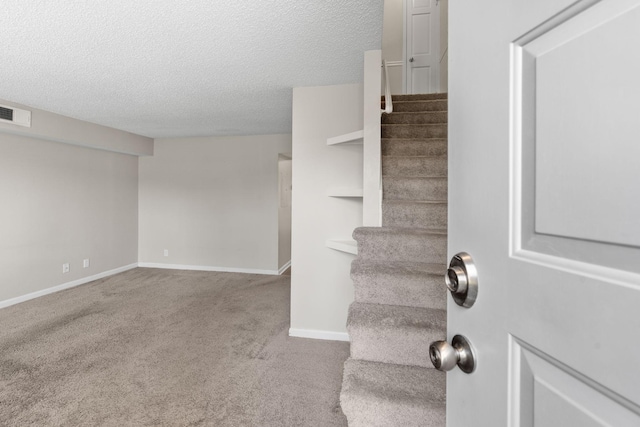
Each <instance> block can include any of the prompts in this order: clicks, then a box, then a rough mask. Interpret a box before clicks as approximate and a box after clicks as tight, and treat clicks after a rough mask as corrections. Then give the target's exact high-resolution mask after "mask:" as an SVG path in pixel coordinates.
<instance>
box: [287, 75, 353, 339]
mask: <svg viewBox="0 0 640 427" xmlns="http://www.w3.org/2000/svg"><path fill="white" fill-rule="evenodd" d="M362 125H363V92H362V85H359V84H352V85H339V86H323V87H301V88H294V90H293V128H292V129H293V218H292V253H291V264H292V271H291V329H290V331H289V333H290V335H295V336H306V337H311V338H326V339H346V338H347V334H346V327H345V325H346V321H347V311H348V307H349V304H350V303H351V302H352V301H353V284H352V282H351V278H350V268H351V261H352V260H353V259H354V256H353V255H351V254H348V253H344V252H339V251H336V250H334V249H330V248H328V247H327V246H326V245H325V243H326V241H327V240H328V239H345V240H348V239H351V235H352V233H353V230H354V229H355V228H356V227H358V226H360V225H361V224H362V199H357V198H339V197H329V195H328V194H329V193H330V192H331V191H332V189H335V188H345V187H346V188H362V179H363V172H362V145H361V144H360V145H346V144H341V145H335V146H327V138H329V137H334V136H338V135H341V134H346V133H350V132H354V131H357V130H360V129H362Z"/></svg>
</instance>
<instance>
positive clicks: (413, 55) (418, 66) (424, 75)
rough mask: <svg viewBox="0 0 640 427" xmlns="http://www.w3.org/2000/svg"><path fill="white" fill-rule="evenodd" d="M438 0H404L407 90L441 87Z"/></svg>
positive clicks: (415, 90) (423, 90)
mask: <svg viewBox="0 0 640 427" xmlns="http://www.w3.org/2000/svg"><path fill="white" fill-rule="evenodd" d="M438 3H439V0H405V38H406V43H405V49H406V52H405V64H406V68H405V70H406V76H405V84H406V93H409V94H411V93H432V92H438V90H439V88H440V74H439V68H440V67H439V65H440V62H439V61H440V57H439V56H440V55H439V53H440V15H439V13H438V12H439V9H438Z"/></svg>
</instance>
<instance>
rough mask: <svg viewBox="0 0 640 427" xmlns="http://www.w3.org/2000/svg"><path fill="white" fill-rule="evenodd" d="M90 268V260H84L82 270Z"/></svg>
mask: <svg viewBox="0 0 640 427" xmlns="http://www.w3.org/2000/svg"><path fill="white" fill-rule="evenodd" d="M87 267H89V258H87V259H84V260H82V268H87Z"/></svg>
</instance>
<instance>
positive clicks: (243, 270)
mask: <svg viewBox="0 0 640 427" xmlns="http://www.w3.org/2000/svg"><path fill="white" fill-rule="evenodd" d="M138 267H143V268H164V269H168V270H195V271H221V272H225V273H249V274H269V275H272V276H275V275H278V274H279V273H278V271H277V270H257V269H253V268H236V267H215V266H210V265H182V264H162V263H156V262H139V263H138Z"/></svg>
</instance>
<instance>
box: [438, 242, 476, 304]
mask: <svg viewBox="0 0 640 427" xmlns="http://www.w3.org/2000/svg"><path fill="white" fill-rule="evenodd" d="M444 281H445V283H446V285H447V289H449V291H450V292H451V296H452V297H453V300H454V301H455V302H456V304H458V305H460V306H462V307H467V308H469V307H471V306H472V305H473V304H474V303H475V302H476V298H477V297H478V271H477V270H476V266H475V264H474V263H473V259H471V256H470V255H469V254H468V253H466V252H460V253H458V254H456V255H454V256H453V258H451V262H450V263H449V268H448V269H447V274H446V275H445V276H444Z"/></svg>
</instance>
